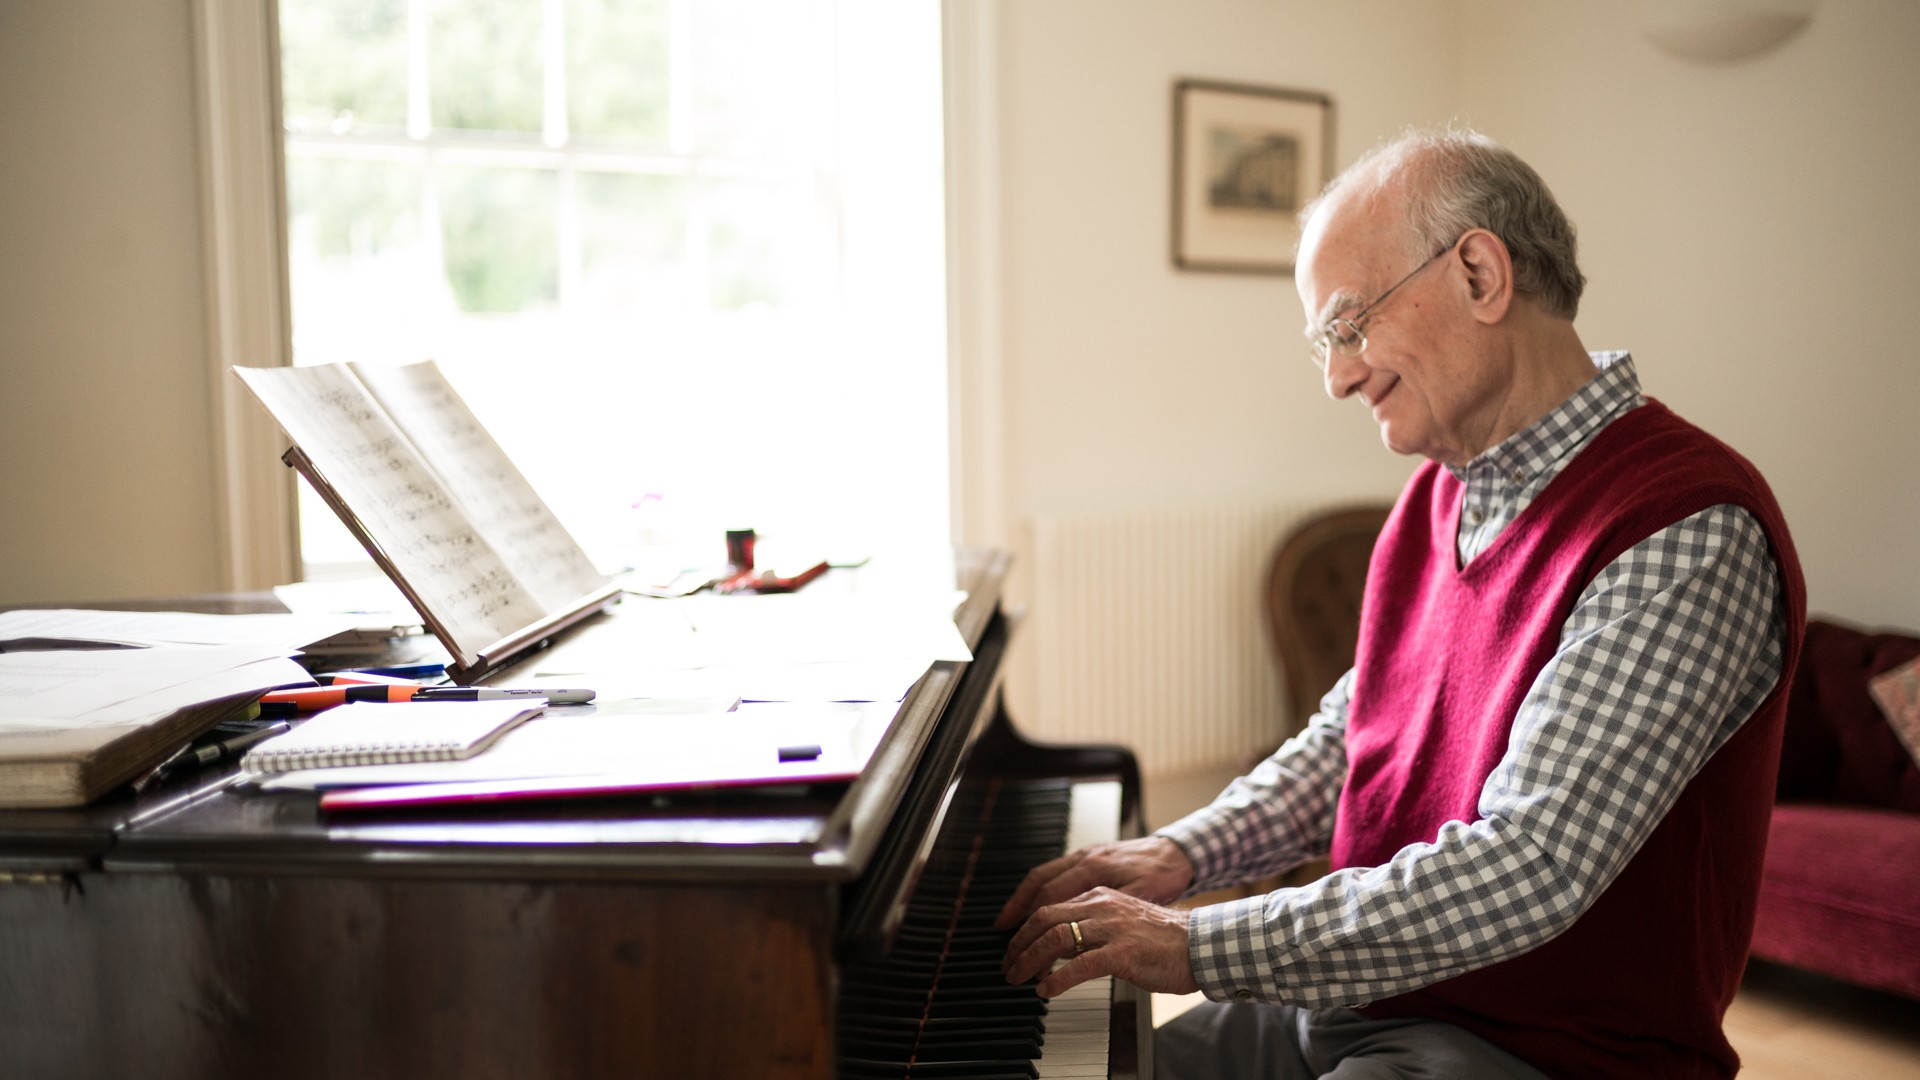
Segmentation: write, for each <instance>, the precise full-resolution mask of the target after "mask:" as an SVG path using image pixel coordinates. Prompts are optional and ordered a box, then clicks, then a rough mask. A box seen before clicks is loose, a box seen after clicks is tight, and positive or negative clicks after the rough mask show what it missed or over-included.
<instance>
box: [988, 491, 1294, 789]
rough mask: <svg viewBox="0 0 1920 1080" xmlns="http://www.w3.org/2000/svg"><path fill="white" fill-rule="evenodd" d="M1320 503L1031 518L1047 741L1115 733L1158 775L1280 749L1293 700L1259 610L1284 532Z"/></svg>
mask: <svg viewBox="0 0 1920 1080" xmlns="http://www.w3.org/2000/svg"><path fill="white" fill-rule="evenodd" d="M1326 509H1330V507H1328V506H1325V505H1313V506H1286V505H1279V506H1276V505H1245V506H1226V507H1211V508H1203V509H1183V510H1165V511H1154V512H1141V513H1129V514H1108V515H1084V516H1066V515H1059V516H1054V515H1045V516H1041V517H1038V518H1036V519H1035V521H1034V523H1033V577H1032V582H1033V586H1032V596H1033V610H1032V618H1031V619H1030V620H1029V622H1028V631H1029V632H1031V633H1032V634H1033V636H1034V639H1035V645H1034V671H1033V690H1032V694H1033V698H1032V700H1033V702H1034V703H1035V705H1036V706H1037V708H1035V709H1034V710H1033V711H1032V712H1031V713H1030V714H1028V715H1026V716H1024V717H1023V726H1024V727H1026V728H1028V729H1029V730H1031V731H1032V732H1033V734H1035V735H1037V736H1040V737H1042V738H1045V739H1047V740H1049V741H1062V742H1117V743H1121V744H1123V745H1126V746H1129V747H1131V748H1132V749H1133V750H1134V752H1135V753H1136V754H1137V755H1138V756H1139V758H1140V765H1141V769H1142V770H1143V771H1145V772H1147V773H1149V774H1154V773H1167V772H1179V771H1184V770H1188V769H1201V768H1209V767H1214V766H1219V765H1222V764H1228V763H1232V762H1237V761H1241V760H1243V759H1245V758H1247V757H1248V756H1249V755H1251V754H1253V753H1255V752H1257V751H1261V750H1265V749H1271V748H1272V747H1273V746H1274V745H1276V744H1278V742H1279V741H1280V739H1281V738H1282V737H1284V735H1286V734H1287V733H1286V732H1285V731H1283V730H1282V724H1283V723H1284V720H1283V717H1284V715H1285V706H1284V704H1283V696H1282V693H1281V690H1282V687H1281V677H1280V671H1279V664H1278V661H1277V660H1276V659H1275V658H1274V654H1273V649H1272V646H1271V644H1270V640H1269V633H1268V630H1267V624H1266V612H1265V606H1264V596H1263V594H1264V591H1265V587H1266V575H1267V565H1268V563H1269V562H1270V561H1271V560H1272V557H1273V552H1274V548H1275V546H1276V545H1277V544H1278V543H1279V541H1280V539H1281V538H1282V537H1283V536H1285V535H1286V534H1287V533H1289V532H1291V531H1292V530H1293V528H1294V527H1295V526H1296V525H1297V524H1298V523H1300V522H1301V521H1303V520H1305V519H1306V518H1307V517H1309V516H1314V515H1317V514H1318V513H1320V512H1322V511H1324V510H1326Z"/></svg>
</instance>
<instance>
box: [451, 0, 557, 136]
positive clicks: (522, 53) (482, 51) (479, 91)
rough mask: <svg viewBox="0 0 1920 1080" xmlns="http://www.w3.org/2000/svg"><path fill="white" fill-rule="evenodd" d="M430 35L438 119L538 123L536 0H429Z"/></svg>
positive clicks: (476, 124)
mask: <svg viewBox="0 0 1920 1080" xmlns="http://www.w3.org/2000/svg"><path fill="white" fill-rule="evenodd" d="M427 40H428V46H427V51H428V61H427V71H428V82H429V85H430V87H431V89H430V90H429V96H430V100H431V101H432V111H433V124H434V126H435V127H451V128H468V129H472V130H478V131H525V132H538V131H539V130H540V118H541V101H542V100H543V84H542V79H541V72H540V52H541V41H542V37H541V19H540V0H433V18H432V22H431V29H430V30H429V32H428V37H427Z"/></svg>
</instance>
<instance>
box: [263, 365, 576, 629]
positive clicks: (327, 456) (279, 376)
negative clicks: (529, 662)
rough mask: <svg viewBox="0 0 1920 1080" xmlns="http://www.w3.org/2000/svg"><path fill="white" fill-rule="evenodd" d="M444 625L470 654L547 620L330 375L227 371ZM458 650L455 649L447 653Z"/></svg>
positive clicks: (408, 446)
mask: <svg viewBox="0 0 1920 1080" xmlns="http://www.w3.org/2000/svg"><path fill="white" fill-rule="evenodd" d="M235 370H236V371H237V372H238V374H239V375H240V377H241V379H242V380H243V381H244V382H245V383H246V385H247V387H248V388H249V389H250V390H252V391H253V393H254V394H255V396H257V397H258V398H259V399H260V401H261V403H262V404H264V405H265V406H266V407H267V409H268V411H269V412H271V413H272V414H273V416H274V419H275V420H277V421H278V422H279V424H280V426H281V427H282V428H284V429H285V430H286V432H287V434H288V435H289V436H290V437H291V438H292V439H293V441H294V442H295V443H296V444H298V445H299V446H300V447H301V448H302V449H303V450H305V451H306V453H307V454H308V455H309V456H310V457H311V458H313V459H314V460H315V461H317V462H321V463H323V464H322V468H323V469H324V471H325V472H326V475H327V479H328V481H329V482H330V483H331V484H332V486H333V487H334V489H335V490H336V491H337V492H338V493H339V495H340V497H341V498H342V499H343V500H344V501H345V502H346V503H347V504H348V505H349V506H350V507H352V509H353V511H354V513H355V514H356V515H357V516H358V517H359V519H360V521H361V522H362V523H363V525H364V526H365V527H366V529H367V531H368V533H369V534H370V535H372V536H375V537H378V538H379V542H380V544H381V547H382V550H383V552H384V554H385V555H386V557H387V558H388V559H389V560H390V561H391V562H392V563H393V565H394V567H395V568H396V569H397V570H398V571H399V572H400V573H401V574H403V575H404V576H405V578H406V580H407V581H408V582H409V584H410V585H411V586H412V587H413V588H414V590H415V591H416V592H417V593H418V594H419V596H420V599H421V601H422V602H423V603H424V604H425V605H426V606H427V607H429V608H431V609H432V610H434V611H435V612H436V613H437V614H438V615H439V617H440V618H441V620H442V621H443V622H444V623H445V625H446V627H447V631H448V633H449V634H450V635H451V636H452V637H453V639H454V641H453V642H446V643H444V644H447V645H448V648H449V650H450V651H455V652H458V653H461V654H463V655H462V656H461V659H462V660H463V661H466V662H471V661H472V660H473V658H474V656H475V655H477V650H478V649H480V648H483V647H485V646H486V645H487V644H490V643H491V642H494V641H497V640H499V639H501V638H503V637H505V636H507V635H508V634H510V633H512V632H514V631H515V630H517V629H519V628H521V627H523V626H526V625H528V624H530V623H533V622H535V621H537V620H538V619H540V618H541V617H542V616H543V615H545V614H546V613H547V611H548V607H547V605H544V604H542V603H541V602H540V600H539V599H538V598H537V597H535V596H534V595H533V594H532V593H531V592H530V591H529V590H528V589H527V587H526V586H525V585H524V584H523V583H522V582H521V579H520V578H519V577H517V576H516V575H515V574H514V573H513V571H512V570H510V569H509V568H508V567H507V565H506V563H505V562H504V561H503V560H502V558H501V556H500V554H499V552H498V551H497V550H496V549H495V547H494V545H493V544H491V543H489V542H488V541H487V539H486V538H485V537H484V536H483V535H481V533H480V532H479V530H478V529H477V527H476V526H475V524H474V522H473V520H472V519H471V518H470V517H469V516H468V514H467V513H466V511H465V510H464V509H463V508H462V507H461V505H460V504H458V503H456V502H455V501H454V498H453V496H451V495H450V494H449V493H448V491H447V489H446V487H445V486H444V485H442V484H441V483H440V481H439V480H438V478H437V476H436V474H435V473H434V472H433V471H432V470H431V469H429V468H428V467H427V464H426V462H425V461H424V460H423V459H422V458H421V456H420V453H419V451H418V450H417V449H416V448H415V447H414V446H413V444H412V443H410V442H409V441H408V440H407V438H406V437H405V436H404V435H402V434H401V432H400V430H399V428H398V427H396V426H395V425H394V423H393V421H392V420H391V419H390V418H389V417H388V416H387V414H386V412H385V410H383V409H382V408H381V407H380V406H379V404H378V403H377V402H376V401H375V399H374V398H373V396H372V395H371V394H370V393H368V391H367V389H366V388H365V387H364V386H363V385H362V384H361V383H360V382H359V381H358V380H357V379H356V378H355V377H354V375H353V373H352V372H350V371H348V370H347V369H346V368H345V367H343V366H339V365H324V366H319V367H304V368H301V367H288V368H236V369H235ZM456 643H457V644H458V648H457V649H456V648H455V644H456Z"/></svg>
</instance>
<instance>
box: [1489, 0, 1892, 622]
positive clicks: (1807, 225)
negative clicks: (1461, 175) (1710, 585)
mask: <svg viewBox="0 0 1920 1080" xmlns="http://www.w3.org/2000/svg"><path fill="white" fill-rule="evenodd" d="M1548 7H1549V6H1548V5H1540V4H1535V3H1531V2H1529V0H1472V2H1469V3H1467V4H1466V5H1465V7H1464V9H1463V26H1462V33H1461V35H1460V40H1461V42H1462V47H1461V49H1460V53H1459V55H1460V60H1461V65H1460V66H1461V70H1462V72H1463V88H1462V95H1461V99H1460V109H1461V114H1462V116H1463V117H1465V118H1466V119H1468V120H1470V121H1472V122H1473V123H1474V124H1476V125H1478V126H1481V127H1483V128H1484V129H1485V130H1487V131H1489V132H1492V133H1494V134H1496V135H1497V136H1499V137H1501V138H1503V139H1505V140H1506V141H1508V142H1509V143H1510V144H1511V145H1513V146H1514V147H1515V148H1517V149H1518V150H1520V151H1521V152H1522V153H1523V154H1525V155H1526V156H1527V157H1528V158H1529V159H1530V160H1532V161H1533V162H1534V164H1535V165H1536V167H1538V168H1539V169H1540V170H1541V172H1542V174H1543V175H1545V176H1546V177H1548V179H1549V181H1550V182H1551V183H1553V184H1554V186H1555V191H1556V193H1557V194H1558V195H1559V196H1560V198H1561V199H1562V201H1563V202H1564V203H1565V204H1566V206H1567V208H1568V212H1569V213H1570V214H1571V215H1572V216H1573V218H1574V220H1575V221H1576V222H1577V223H1578V225H1579V227H1580V230H1581V246H1582V256H1583V260H1582V261H1583V263H1584V265H1585V268H1586V271H1587V276H1588V278H1589V279H1590V281H1591V284H1590V286H1589V292H1588V299H1587V301H1586V302H1585V304H1584V305H1583V310H1582V316H1581V319H1580V322H1579V326H1580V328H1581V331H1582V334H1583V335H1584V337H1585V339H1586V341H1587V343H1588V345H1589V346H1590V347H1625V348H1631V349H1633V350H1634V352H1635V355H1636V358H1637V361H1638V365H1639V367H1640V372H1641V376H1642V379H1643V381H1644V382H1645V384H1646V386H1647V389H1648V391H1649V392H1650V393H1652V394H1655V395H1656V396H1659V397H1661V398H1663V399H1664V400H1666V401H1667V402H1668V403H1669V404H1671V405H1673V406H1674V407H1675V408H1676V409H1678V410H1679V411H1680V412H1682V413H1683V414H1684V415H1686V416H1689V417H1691V418H1692V419H1694V420H1695V421H1697V422H1698V423H1700V424H1701V425H1702V426H1704V427H1706V428H1707V429H1708V430H1710V431H1713V432H1714V433H1715V434H1717V435H1719V436H1720V437H1721V438H1722V439H1725V440H1726V441H1727V442H1729V443H1731V444H1732V445H1733V446H1734V447H1736V448H1738V449H1739V450H1741V451H1742V452H1744V453H1746V454H1747V455H1748V456H1749V457H1750V458H1752V459H1753V460H1754V462H1755V463H1756V464H1757V465H1759V466H1760V468H1761V470H1762V471H1763V472H1764V473H1765V474H1766V476H1767V478H1768V480H1769V481H1770V482H1771V483H1772V485H1773V488H1774V491H1775V494H1776V495H1777V496H1778V497H1779V499H1780V502H1781V505H1782V507H1783V508H1784V509H1785V510H1786V514H1787V520H1788V523H1789V525H1790V527H1791V528H1792V529H1793V533H1794V538H1795V540H1796V542H1797V543H1798V545H1799V549H1800V555H1801V559H1802V562H1803V564H1804V566H1805V569H1806V574H1807V585H1808V592H1809V603H1810V606H1811V607H1812V609H1813V610H1814V611H1815V612H1826V613H1831V614H1837V615H1840V616H1843V617H1845V618H1848V619H1850V620H1856V621H1859V622H1864V623H1867V624H1878V625H1886V624H1891V625H1898V626H1906V627H1916V626H1920V572H1917V571H1916V569H1915V568H1916V567H1920V473H1916V471H1915V466H1916V464H1920V422H1916V419H1915V408H1916V406H1917V405H1920V365H1916V364H1915V363H1914V360H1913V358H1912V355H1911V350H1912V348H1913V346H1912V343H1911V339H1912V336H1913V330H1912V327H1911V322H1912V320H1911V318H1910V313H1911V312H1912V311H1913V306H1914V300H1913V298H1914V297H1915V296H1916V295H1920V258H1917V257H1916V252H1920V213H1917V212H1916V211H1915V209H1914V202H1913V199H1914V177H1915V176H1916V175H1920V126H1916V125H1915V123H1914V117H1916V116H1920V64H1916V63H1915V62H1914V58H1915V57H1916V56H1920V5H1914V4H1911V3H1909V2H1907V0H1846V2H1842V3H1835V2H1828V3H1824V4H1820V5H1818V7H1817V8H1816V9H1815V13H1814V17H1813V21H1812V23H1811V25H1810V26H1809V27H1808V28H1807V30H1806V31H1805V32H1804V33H1802V34H1801V35H1800V36H1799V37H1797V38H1795V39H1793V40H1791V41H1789V42H1787V43H1786V44H1785V45H1783V46H1782V47H1780V48H1779V49H1778V50H1777V51H1775V52H1773V53H1770V54H1767V55H1764V56H1761V57H1758V58H1755V59H1753V60H1750V61H1747V62H1745V63H1740V64H1736V65H1731V66H1703V65H1700V64H1697V63H1689V62H1686V61H1682V60H1678V59H1675V58H1673V57H1670V56H1668V55H1666V54H1664V53H1661V52H1659V51H1657V50H1655V49H1654V48H1653V47H1651V46H1650V45H1648V44H1646V43H1645V42H1644V41H1643V40H1642V39H1641V38H1640V36H1639V32H1638V29H1637V26H1636V22H1637V20H1636V19H1635V18H1634V17H1633V15H1632V14H1631V13H1632V12H1634V11H1635V10H1636V8H1635V7H1634V6H1632V5H1615V4H1609V3H1600V2H1593V0H1588V2H1582V3H1578V4H1555V5H1551V14H1550V15H1549V14H1547V8H1548Z"/></svg>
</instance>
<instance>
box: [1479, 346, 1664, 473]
mask: <svg viewBox="0 0 1920 1080" xmlns="http://www.w3.org/2000/svg"><path fill="white" fill-rule="evenodd" d="M1588 355H1589V356H1591V357H1592V358H1593V366H1594V368H1595V369H1596V374H1595V375H1594V377H1593V378H1591V379H1588V380H1587V381H1586V383H1585V384H1584V385H1583V386H1581V387H1580V389H1578V390H1575V391H1574V392H1573V395H1572V396H1571V397H1569V398H1567V400H1565V401H1563V402H1561V403H1560V404H1559V406H1558V407H1556V408H1555V409H1553V411H1551V412H1549V413H1547V415H1545V416H1543V417H1541V418H1540V419H1538V420H1536V421H1534V422H1533V423H1532V424H1530V425H1528V426H1527V427H1525V428H1523V429H1521V430H1520V431H1519V432H1517V433H1515V434H1514V435H1512V436H1510V437H1508V438H1507V440H1506V441H1504V442H1502V443H1500V444H1499V445H1498V446H1495V447H1494V448H1493V449H1491V450H1488V451H1487V452H1485V453H1483V454H1481V455H1480V456H1479V457H1476V458H1474V459H1473V460H1472V461H1469V462H1467V463H1466V465H1464V466H1453V465H1449V466H1447V468H1448V470H1449V471H1451V472H1452V473H1453V475H1454V476H1455V478H1457V479H1459V480H1461V481H1463V482H1464V481H1465V480H1466V479H1467V478H1468V477H1469V476H1473V475H1476V474H1485V473H1489V472H1490V473H1493V474H1495V475H1500V476H1507V477H1510V478H1514V479H1516V481H1517V480H1519V479H1521V478H1530V477H1532V476H1533V475H1534V474H1535V473H1538V472H1542V471H1555V472H1557V471H1558V468H1557V466H1558V465H1559V463H1561V462H1562V461H1564V460H1566V459H1567V457H1569V456H1570V455H1571V454H1572V453H1573V452H1574V451H1575V450H1577V449H1579V448H1580V447H1582V446H1585V445H1586V444H1587V441H1588V440H1590V439H1592V438H1593V437H1594V436H1595V435H1598V434H1599V433H1600V429H1601V428H1604V427H1606V426H1607V424H1609V423H1611V422H1612V421H1613V419H1614V418H1615V417H1618V416H1620V415H1621V414H1622V413H1625V412H1627V411H1628V410H1629V409H1632V408H1635V407H1636V406H1639V405H1642V404H1644V403H1645V402H1646V396H1645V395H1644V394H1642V393H1641V391H1640V375H1639V373H1638V372H1637V371H1635V370H1634V366H1633V356H1632V355H1631V354H1629V353H1627V352H1624V351H1606V352H1594V353H1589V354H1588Z"/></svg>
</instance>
